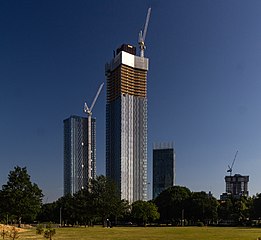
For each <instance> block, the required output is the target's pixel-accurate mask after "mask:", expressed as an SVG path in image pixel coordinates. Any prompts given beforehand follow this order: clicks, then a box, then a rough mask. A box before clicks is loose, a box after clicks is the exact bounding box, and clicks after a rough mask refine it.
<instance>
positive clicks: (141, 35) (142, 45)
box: [139, 8, 151, 57]
mask: <svg viewBox="0 0 261 240" xmlns="http://www.w3.org/2000/svg"><path fill="white" fill-rule="evenodd" d="M150 12H151V8H149V9H148V13H147V17H146V22H145V25H144V30H143V32H142V30H141V31H140V32H139V45H140V56H141V57H144V50H145V49H146V46H145V38H146V34H147V29H148V25H149V20H150Z"/></svg>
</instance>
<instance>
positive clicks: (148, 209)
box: [131, 200, 159, 226]
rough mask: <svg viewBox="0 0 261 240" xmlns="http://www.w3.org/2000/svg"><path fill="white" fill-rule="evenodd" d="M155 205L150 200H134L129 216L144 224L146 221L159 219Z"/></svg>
mask: <svg viewBox="0 0 261 240" xmlns="http://www.w3.org/2000/svg"><path fill="white" fill-rule="evenodd" d="M157 210H158V208H157V206H156V205H155V204H154V203H152V202H145V201H141V200H139V201H136V202H134V203H133V204H132V209H131V216H132V218H133V220H134V221H135V222H137V223H138V224H139V225H143V226H146V224H147V223H148V221H155V220H157V219H159V213H158V211H157Z"/></svg>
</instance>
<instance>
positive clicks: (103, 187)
mask: <svg viewBox="0 0 261 240" xmlns="http://www.w3.org/2000/svg"><path fill="white" fill-rule="evenodd" d="M90 192H91V195H92V201H93V209H95V211H96V213H97V216H99V217H101V218H102V221H103V226H105V225H106V219H107V218H108V217H109V216H110V215H115V214H116V210H117V207H118V206H119V204H120V199H119V197H118V194H117V191H116V186H115V184H114V183H113V182H112V181H111V180H110V179H108V178H106V177H105V176H103V175H101V176H98V177H97V178H96V179H93V180H92V182H91V187H90Z"/></svg>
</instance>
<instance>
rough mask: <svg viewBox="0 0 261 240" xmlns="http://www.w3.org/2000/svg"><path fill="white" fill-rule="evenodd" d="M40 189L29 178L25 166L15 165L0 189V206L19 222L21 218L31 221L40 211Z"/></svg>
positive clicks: (41, 195) (5, 212) (41, 196)
mask: <svg viewBox="0 0 261 240" xmlns="http://www.w3.org/2000/svg"><path fill="white" fill-rule="evenodd" d="M42 198H43V194H42V190H41V189H40V188H39V187H38V186H37V185H36V184H35V183H32V182H31V180H30V176H29V174H28V173H27V170H26V167H24V168H21V167H19V166H17V167H15V168H14V170H13V171H10V173H9V175H8V181H7V184H5V185H3V186H2V190H1V191H0V208H1V209H2V212H3V213H4V214H5V215H6V214H8V215H9V216H14V217H15V218H16V220H17V221H18V223H19V226H20V224H21V221H22V219H24V220H26V221H32V220H34V219H35V217H36V215H37V213H38V212H39V211H40V208H41V203H42Z"/></svg>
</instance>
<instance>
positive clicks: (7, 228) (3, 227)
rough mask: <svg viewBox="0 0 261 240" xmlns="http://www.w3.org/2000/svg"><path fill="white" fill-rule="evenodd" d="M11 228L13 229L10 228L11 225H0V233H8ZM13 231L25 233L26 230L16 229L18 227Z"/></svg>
mask: <svg viewBox="0 0 261 240" xmlns="http://www.w3.org/2000/svg"><path fill="white" fill-rule="evenodd" d="M13 227H14V226H11V225H4V224H0V231H3V230H5V231H8V232H10V231H11V230H12V228H13ZM15 229H16V230H17V231H18V232H25V231H27V229H23V228H18V227H15Z"/></svg>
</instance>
